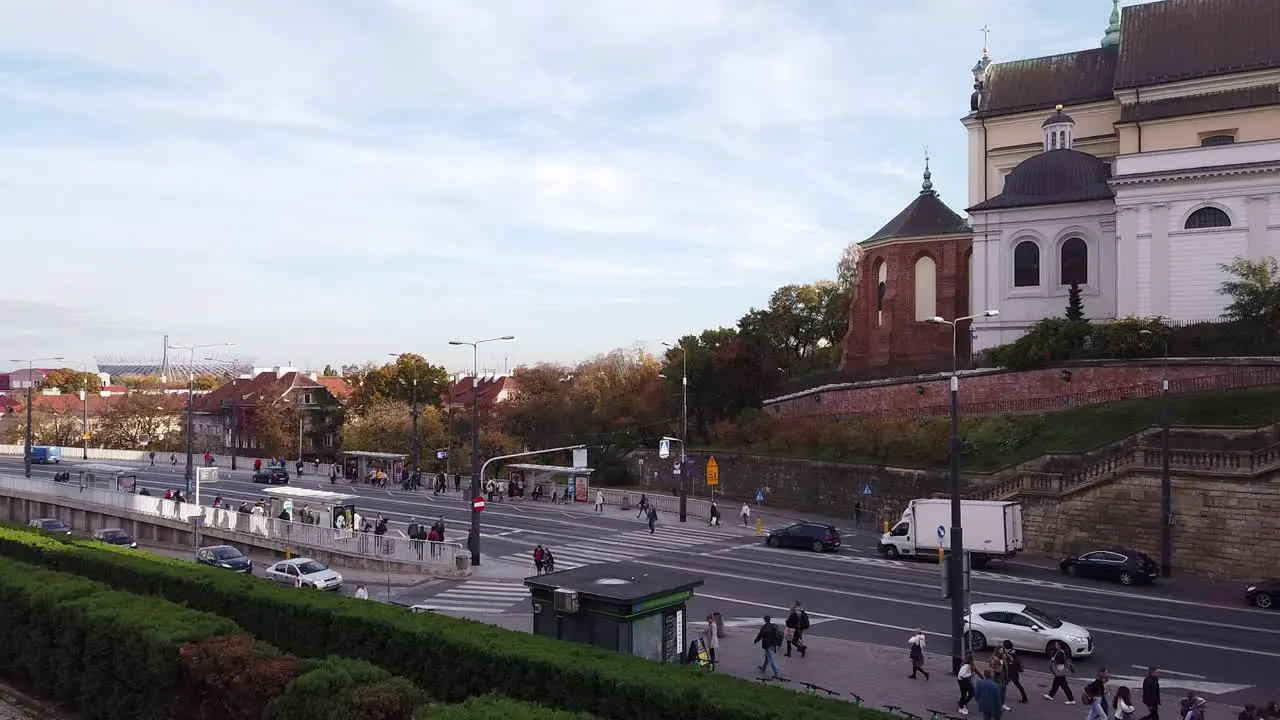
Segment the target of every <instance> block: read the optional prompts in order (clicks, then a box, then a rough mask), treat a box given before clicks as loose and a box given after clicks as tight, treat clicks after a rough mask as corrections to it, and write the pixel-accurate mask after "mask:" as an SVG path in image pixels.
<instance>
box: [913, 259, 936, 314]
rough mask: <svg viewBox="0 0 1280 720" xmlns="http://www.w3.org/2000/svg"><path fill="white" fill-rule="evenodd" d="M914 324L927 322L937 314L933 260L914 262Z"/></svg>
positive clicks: (934, 265)
mask: <svg viewBox="0 0 1280 720" xmlns="http://www.w3.org/2000/svg"><path fill="white" fill-rule="evenodd" d="M915 290H916V322H927V321H929V320H932V319H933V318H934V317H935V316H936V315H937V314H938V266H937V265H936V264H935V263H934V262H933V258H931V257H929V256H928V255H921V256H920V259H919V260H916V286H915Z"/></svg>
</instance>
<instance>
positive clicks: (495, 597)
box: [414, 580, 529, 615]
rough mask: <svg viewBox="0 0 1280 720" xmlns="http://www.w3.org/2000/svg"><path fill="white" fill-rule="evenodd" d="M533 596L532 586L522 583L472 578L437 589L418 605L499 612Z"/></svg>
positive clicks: (426, 607) (472, 611) (480, 612)
mask: <svg viewBox="0 0 1280 720" xmlns="http://www.w3.org/2000/svg"><path fill="white" fill-rule="evenodd" d="M528 599H529V588H527V587H525V586H524V584H522V583H513V582H494V581H491V580H468V581H466V582H464V583H461V584H459V585H455V586H453V587H451V588H449V589H447V590H444V591H442V592H439V593H436V594H435V595H433V596H431V597H430V598H427V599H426V600H425V601H423V602H422V603H419V604H417V605H415V606H414V607H415V608H419V609H421V610H446V611H451V612H466V613H479V614H485V615H496V614H499V613H503V612H506V611H507V610H508V609H510V608H511V606H513V605H516V604H517V603H522V602H525V601H526V600H528Z"/></svg>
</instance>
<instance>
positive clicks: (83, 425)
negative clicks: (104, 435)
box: [68, 360, 89, 460]
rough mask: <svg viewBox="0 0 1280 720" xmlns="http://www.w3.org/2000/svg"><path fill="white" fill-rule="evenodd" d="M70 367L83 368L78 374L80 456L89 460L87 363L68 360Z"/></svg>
mask: <svg viewBox="0 0 1280 720" xmlns="http://www.w3.org/2000/svg"><path fill="white" fill-rule="evenodd" d="M68 362H70V363H71V364H72V365H79V366H80V367H82V368H84V371H83V372H81V373H80V402H81V404H82V406H83V407H82V408H81V415H80V442H81V443H82V453H83V454H82V455H81V457H82V458H83V459H85V460H88V459H89V363H82V362H76V361H74V360H69V361H68Z"/></svg>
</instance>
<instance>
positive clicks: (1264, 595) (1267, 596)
mask: <svg viewBox="0 0 1280 720" xmlns="http://www.w3.org/2000/svg"><path fill="white" fill-rule="evenodd" d="M1244 599H1245V600H1246V601H1248V602H1249V604H1250V605H1257V606H1258V607H1260V608H1262V609H1263V610H1270V609H1272V608H1274V607H1275V606H1276V600H1280V578H1275V579H1273V580H1265V581H1263V582H1260V583H1254V584H1252V585H1250V586H1249V587H1247V588H1245V589H1244Z"/></svg>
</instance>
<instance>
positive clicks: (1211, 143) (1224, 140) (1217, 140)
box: [1200, 135, 1236, 147]
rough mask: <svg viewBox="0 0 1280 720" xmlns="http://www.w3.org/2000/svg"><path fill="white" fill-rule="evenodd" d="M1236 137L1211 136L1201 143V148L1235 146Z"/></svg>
mask: <svg viewBox="0 0 1280 720" xmlns="http://www.w3.org/2000/svg"><path fill="white" fill-rule="evenodd" d="M1235 142H1236V136H1235V135H1210V136H1209V137H1207V138H1204V139H1202V140H1201V141H1200V147H1216V146H1218V145H1234V144H1235Z"/></svg>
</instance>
